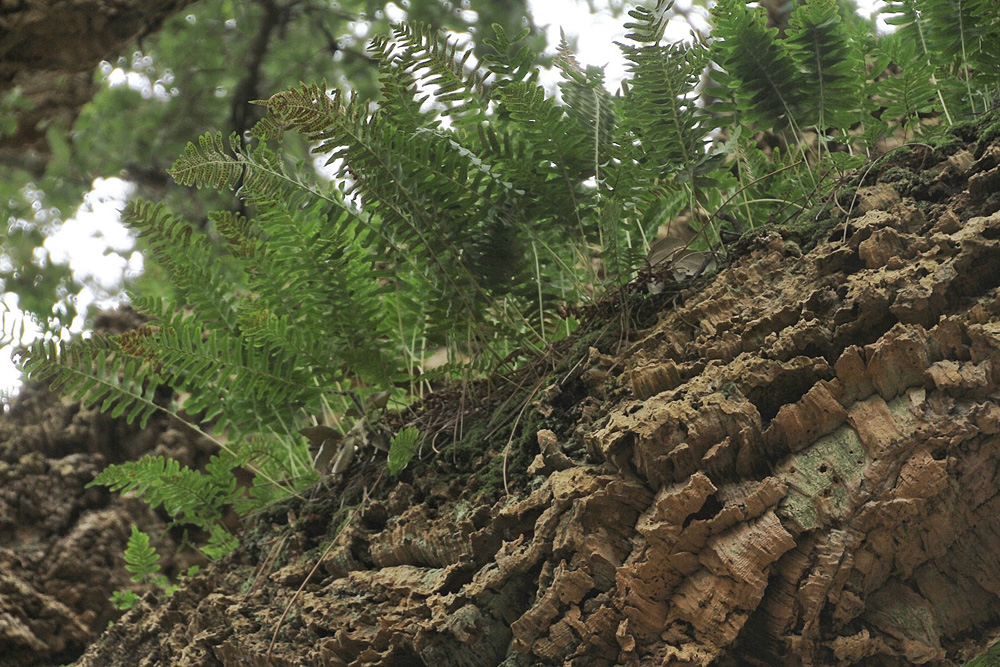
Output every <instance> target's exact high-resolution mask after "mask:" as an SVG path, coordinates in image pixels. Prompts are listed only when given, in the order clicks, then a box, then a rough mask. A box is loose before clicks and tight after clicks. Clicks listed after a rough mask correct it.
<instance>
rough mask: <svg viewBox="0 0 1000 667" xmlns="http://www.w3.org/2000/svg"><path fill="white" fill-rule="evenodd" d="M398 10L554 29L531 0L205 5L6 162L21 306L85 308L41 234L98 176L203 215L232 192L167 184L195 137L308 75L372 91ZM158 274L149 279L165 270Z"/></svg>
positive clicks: (478, 29)
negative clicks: (372, 41) (39, 151)
mask: <svg viewBox="0 0 1000 667" xmlns="http://www.w3.org/2000/svg"><path fill="white" fill-rule="evenodd" d="M400 20H417V21H422V22H426V23H429V24H432V25H435V26H440V27H443V28H446V29H449V30H452V31H454V32H455V33H458V34H468V35H469V37H470V38H471V39H473V40H475V39H476V38H477V37H478V35H479V34H484V33H485V34H486V35H489V34H491V31H490V28H489V26H490V25H492V24H493V23H499V24H501V25H503V26H505V27H506V28H507V29H509V30H510V31H512V32H516V31H517V30H519V29H520V28H521V27H522V26H529V27H531V28H532V33H533V35H534V36H533V38H532V39H533V40H534V46H535V47H540V46H541V45H542V39H543V38H542V36H541V35H540V34H538V33H537V31H535V30H534V27H533V26H531V21H530V17H529V14H528V11H527V6H526V0H442V1H435V2H412V3H411V2H408V1H405V0H404V1H403V2H397V3H392V2H385V1H384V0H341V1H339V2H332V1H329V0H253V1H236V0H204V1H203V2H199V3H197V4H195V5H193V6H191V7H189V8H188V9H187V10H185V11H183V12H182V13H181V14H178V15H176V16H174V17H173V18H172V19H170V20H169V21H168V22H167V23H166V24H165V25H164V27H163V28H162V30H160V31H159V32H157V33H156V34H154V35H149V36H147V37H145V38H144V39H141V40H139V41H138V43H136V44H134V51H133V52H132V53H130V54H125V55H123V56H122V57H120V58H118V59H117V60H113V61H112V62H105V63H101V64H100V65H99V64H98V63H94V66H95V75H94V76H95V82H96V84H97V86H98V87H99V90H98V92H97V94H96V95H95V96H94V98H93V100H92V101H91V102H90V103H89V104H87V105H86V106H85V107H84V109H83V110H82V112H81V114H80V116H79V117H78V118H77V120H76V122H75V123H74V124H73V126H72V127H64V126H60V125H59V124H58V123H53V124H52V126H50V127H48V128H46V130H45V133H46V138H47V142H48V146H49V150H50V154H49V155H46V156H37V155H24V156H17V157H16V158H15V159H8V160H5V161H4V162H2V163H0V221H2V222H6V223H7V229H6V234H5V235H4V238H3V246H2V252H0V283H2V284H0V293H2V292H16V293H17V294H18V295H19V297H20V306H21V307H22V308H23V309H25V310H27V311H30V312H33V313H35V314H36V315H37V317H38V318H39V320H40V323H41V324H43V325H45V323H46V321H47V320H48V319H49V318H50V317H51V316H52V314H53V305H54V304H56V303H57V302H58V301H60V300H63V304H62V306H61V310H60V314H59V316H58V317H57V318H56V319H55V320H53V321H52V322H51V323H50V326H52V327H58V326H59V325H60V324H62V325H65V324H68V323H69V321H70V320H71V319H72V318H73V317H74V313H73V312H72V310H73V309H72V306H71V304H70V303H67V301H65V299H66V298H67V297H70V301H72V299H71V296H72V294H74V293H76V292H78V291H79V290H80V285H79V284H77V283H76V282H75V281H74V280H73V279H72V277H71V275H70V272H69V270H68V268H67V267H65V266H58V265H53V264H52V262H51V261H50V259H49V257H48V252H47V251H46V249H45V248H44V247H42V244H43V242H44V240H45V238H46V237H47V236H49V235H50V234H52V233H53V232H54V231H56V230H57V229H58V227H59V225H60V224H61V223H62V221H63V220H65V219H68V218H69V217H70V216H71V215H73V213H74V211H75V210H76V208H77V207H79V206H80V204H81V202H82V199H83V195H84V194H85V193H86V192H88V191H89V190H90V189H91V184H92V183H93V181H94V179H95V178H98V177H102V178H107V177H112V176H114V177H122V178H125V179H127V180H129V181H131V182H133V183H134V184H135V185H136V186H137V188H136V194H137V195H140V196H143V197H145V198H148V199H154V200H164V199H165V200H167V201H168V202H169V203H170V205H171V207H172V208H173V209H174V210H175V211H178V212H182V213H184V214H185V215H186V216H188V218H189V219H192V220H194V221H199V222H200V223H201V224H202V225H204V224H205V221H206V220H207V215H206V212H207V211H208V210H210V209H212V208H216V207H218V206H232V205H233V203H234V200H233V199H232V198H231V197H228V196H221V195H218V194H216V193H210V192H207V191H206V192H203V193H197V194H196V193H192V192H191V191H182V190H179V189H177V188H170V187H168V184H169V179H168V177H167V175H166V170H167V168H168V167H169V166H170V163H171V162H172V161H173V158H174V157H175V156H176V155H177V154H178V153H180V152H181V150H183V148H184V145H185V144H186V143H187V142H188V141H189V140H190V138H191V137H192V136H195V135H197V134H199V133H201V132H203V131H206V130H217V131H221V132H223V133H224V134H226V135H228V134H229V133H230V132H236V133H237V134H241V135H242V134H243V133H245V132H246V131H248V130H249V129H250V127H251V126H252V125H253V124H254V123H255V122H256V121H257V120H259V118H260V109H259V107H255V106H253V105H251V104H250V102H251V101H252V100H255V99H261V98H264V99H266V98H267V97H270V96H271V95H272V94H273V93H275V92H277V91H279V90H283V89H286V88H288V87H290V86H293V85H295V84H297V83H299V82H300V81H313V80H321V79H325V80H327V81H331V82H334V83H336V85H338V86H339V87H343V88H347V89H351V90H354V91H356V92H357V93H358V94H359V95H360V96H361V97H362V98H371V97H373V96H374V95H375V94H376V92H377V89H378V82H377V80H376V75H377V74H376V68H375V67H373V66H372V63H371V60H370V58H369V56H368V55H367V54H366V53H365V44H366V42H367V40H368V39H369V38H370V36H371V35H374V34H378V33H383V32H385V31H386V30H388V26H389V23H390V22H391V21H400ZM476 48H477V49H479V48H480V47H478V46H477V47H476ZM23 104H24V102H23V100H21V99H20V97H19V95H18V93H17V91H14V92H13V93H11V94H8V95H6V96H5V97H4V99H3V100H0V134H2V133H4V132H5V131H6V132H8V133H9V132H10V131H11V129H12V128H9V127H7V125H5V124H4V123H5V121H4V119H5V118H7V119H9V117H10V114H11V112H13V111H15V110H16V109H17V108H18V107H19V105H20V106H23ZM8 124H9V123H8ZM287 147H288V148H289V149H290V153H288V154H287V155H288V156H289V158H290V159H292V160H296V159H298V160H307V159H308V152H307V148H306V146H305V145H304V144H303V143H302V142H299V144H298V145H295V144H289V145H287ZM151 273H152V277H147V278H146V279H145V282H147V283H149V282H151V281H152V280H155V279H156V278H155V276H157V275H159V274H158V273H157V271H156V270H155V269H153V271H152V272H151ZM147 292H148V290H147ZM67 305H70V307H69V308H67Z"/></svg>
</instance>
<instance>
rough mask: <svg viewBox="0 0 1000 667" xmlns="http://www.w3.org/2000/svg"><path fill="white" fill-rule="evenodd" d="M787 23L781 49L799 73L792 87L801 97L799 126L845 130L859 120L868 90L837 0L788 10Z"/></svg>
mask: <svg viewBox="0 0 1000 667" xmlns="http://www.w3.org/2000/svg"><path fill="white" fill-rule="evenodd" d="M788 23H789V28H788V32H787V37H786V39H785V45H786V46H787V47H788V49H789V50H790V52H791V55H792V58H793V59H794V60H795V62H796V64H797V65H798V68H799V76H798V77H797V81H796V83H797V84H800V85H801V86H802V88H803V90H804V92H805V95H804V99H803V101H802V108H801V111H800V112H799V122H800V124H801V125H802V126H803V127H806V126H815V127H816V128H818V129H819V131H820V132H821V133H825V132H826V130H827V128H829V127H830V126H834V127H839V128H843V129H844V130H845V131H846V129H847V128H849V127H850V126H851V124H852V123H853V122H854V121H855V120H856V119H857V118H858V113H859V111H860V109H861V106H862V104H863V102H862V101H863V100H864V99H865V98H866V97H867V91H866V89H865V68H864V63H863V62H862V60H861V54H860V52H859V51H858V50H857V48H855V46H854V43H853V40H852V39H851V35H850V34H849V32H848V30H847V28H846V26H845V25H844V22H843V21H842V20H841V16H840V12H839V10H838V8H837V3H836V1H835V0H809V1H808V2H806V3H804V4H801V5H799V6H797V7H796V8H795V9H794V10H793V11H792V15H791V16H790V17H789V20H788ZM845 134H846V132H845Z"/></svg>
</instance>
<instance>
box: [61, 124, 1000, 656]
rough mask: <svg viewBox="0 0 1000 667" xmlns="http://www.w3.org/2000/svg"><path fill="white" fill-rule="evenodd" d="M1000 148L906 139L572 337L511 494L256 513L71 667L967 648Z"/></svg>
mask: <svg viewBox="0 0 1000 667" xmlns="http://www.w3.org/2000/svg"><path fill="white" fill-rule="evenodd" d="M917 150H918V151H922V150H923V149H917ZM998 157H1000V144H997V143H993V144H990V143H988V141H986V140H982V139H981V140H980V145H978V146H970V147H969V148H968V150H964V149H963V150H956V149H955V148H952V149H950V150H945V151H941V152H938V153H932V152H930V151H926V152H924V153H923V154H919V153H917V152H913V153H910V154H909V157H905V158H904V159H903V160H902V161H897V162H896V163H895V165H894V171H893V172H892V173H893V174H895V176H896V180H893V181H891V182H887V183H881V184H879V185H876V186H872V187H869V188H867V189H864V188H863V189H861V190H859V191H858V193H857V197H856V202H857V206H856V208H855V213H854V215H853V216H852V218H851V219H850V220H841V221H840V222H839V224H837V225H835V226H833V227H832V228H830V230H829V232H828V236H827V238H826V240H824V241H823V242H821V243H819V244H818V245H817V246H816V247H815V248H814V249H812V250H811V251H810V252H808V253H806V254H804V255H803V254H802V253H801V251H800V250H799V248H798V246H796V245H795V244H794V243H793V242H791V241H790V240H789V239H788V238H787V237H786V236H783V235H782V233H780V232H779V231H771V232H768V233H765V234H763V235H762V236H760V237H759V240H758V242H757V244H756V246H755V247H754V248H753V249H752V250H751V251H750V252H749V253H748V254H746V255H745V256H744V257H743V258H741V259H740V260H738V261H736V262H735V263H734V264H733V265H732V266H731V267H730V268H728V269H726V270H725V271H723V272H722V273H721V274H720V275H718V276H717V278H716V279H715V280H714V281H713V282H712V283H711V284H710V285H708V286H707V287H706V288H704V289H702V290H700V291H691V292H690V293H688V294H685V295H684V298H683V305H681V306H679V307H677V308H675V309H672V310H664V311H663V312H661V313H660V314H659V321H658V323H657V324H655V325H654V326H652V327H650V328H649V329H647V330H645V331H643V332H641V333H640V334H639V335H638V336H636V337H633V342H632V343H631V347H630V348H629V349H628V350H626V351H625V353H624V354H622V355H621V356H617V357H616V356H608V355H606V354H602V353H600V352H598V351H597V350H591V353H590V355H589V356H588V357H587V358H586V359H584V360H583V361H581V363H580V364H579V366H578V371H577V372H576V374H575V375H574V376H573V378H572V379H570V380H569V381H568V382H564V381H560V380H559V378H556V379H555V380H554V381H553V383H552V385H551V386H549V387H548V388H547V389H545V390H543V391H542V392H540V393H539V396H540V398H539V399H538V400H537V401H535V408H536V409H537V411H538V413H539V414H541V415H544V416H546V417H549V418H547V419H541V418H540V420H539V421H537V422H534V423H536V424H539V425H540V426H539V427H538V428H537V429H536V430H537V433H536V434H534V438H533V439H534V440H536V441H537V444H538V449H537V450H536V451H535V452H525V453H526V454H528V456H527V457H523V456H522V457H520V458H518V457H516V456H513V455H511V456H510V458H509V460H510V461H511V462H512V463H511V465H514V462H520V463H517V465H520V466H521V470H520V471H519V472H522V471H527V472H526V474H525V473H523V472H522V477H521V479H522V480H523V483H522V484H521V485H520V486H519V487H517V488H512V489H511V495H510V496H504V495H503V494H502V493H501V494H496V495H495V496H490V495H489V494H481V495H479V496H478V497H473V496H472V491H473V490H474V489H475V488H477V487H476V486H475V485H474V484H473V482H471V481H468V480H462V479H458V478H453V479H452V480H450V481H449V480H447V479H440V478H436V477H433V476H430V475H428V476H425V477H422V478H418V479H411V481H410V483H400V484H398V485H397V486H396V487H395V489H394V490H393V491H392V493H391V494H389V495H388V497H386V498H385V499H383V500H379V501H373V502H370V503H367V504H365V505H364V506H363V508H362V509H360V510H359V511H358V512H357V513H356V514H355V515H354V517H353V519H352V520H351V521H350V522H348V524H347V526H346V527H345V528H344V529H343V530H341V531H340V532H339V534H338V535H337V537H336V539H335V541H334V544H333V545H331V547H330V548H329V549H328V550H326V551H324V552H323V555H322V556H321V555H320V550H319V549H314V550H313V551H310V552H309V555H308V556H304V555H303V554H304V552H305V551H306V550H307V549H309V548H310V547H315V546H316V545H317V544H321V543H322V542H321V540H318V539H316V536H317V534H322V533H323V532H324V530H325V526H326V524H325V523H324V521H325V520H328V517H327V518H326V519H324V516H325V515H322V514H321V516H315V515H314V516H312V517H310V516H308V515H309V513H310V511H311V510H310V508H308V507H306V508H301V509H299V510H298V511H300V512H303V513H305V514H304V515H303V516H302V517H299V518H298V520H296V521H285V522H282V521H278V520H277V519H275V518H273V517H272V521H275V524H276V525H275V527H274V533H275V536H274V537H273V538H272V539H271V541H270V542H269V543H265V542H261V541H260V540H259V539H258V538H253V539H251V540H250V544H248V546H247V547H246V548H244V549H243V550H242V551H241V552H240V553H239V554H237V555H236V556H235V557H234V558H233V559H232V560H231V561H229V562H226V563H224V564H221V565H220V566H219V567H218V568H217V569H215V570H214V571H211V572H209V573H208V574H206V575H205V576H204V577H201V578H199V579H197V580H196V581H195V582H194V584H193V585H192V586H190V587H188V588H186V589H184V590H182V591H181V592H180V593H178V594H177V595H175V596H174V597H173V598H170V599H169V600H166V601H163V602H162V603H161V604H160V605H159V606H155V605H152V604H151V605H149V606H144V607H142V608H140V609H137V610H135V611H133V612H131V614H130V615H129V616H127V617H126V619H125V622H123V623H120V624H118V625H116V626H115V628H113V629H112V631H111V632H110V634H109V635H107V636H106V637H105V639H104V640H103V642H102V644H101V645H99V646H96V647H94V648H93V649H92V650H91V651H90V652H89V653H88V654H87V656H86V657H85V659H84V661H83V662H82V663H80V664H82V665H125V664H129V665H133V664H136V662H135V660H136V657H137V656H140V657H139V660H140V662H139V664H147V665H153V664H199V665H200V664H223V665H265V664H273V665H410V664H429V665H435V666H441V667H443V666H446V665H449V666H450V665H455V666H459V665H461V666H466V665H483V666H485V665H498V664H503V665H507V666H510V667H513V666H515V665H581V666H589V665H709V664H720V665H727V664H729V665H736V664H739V665H852V664H878V665H912V664H928V665H951V664H959V663H961V662H962V661H963V660H965V659H968V658H970V657H973V656H974V655H976V654H977V653H978V652H980V651H981V650H982V649H983V648H985V646H986V645H987V643H988V638H989V637H990V635H991V634H995V633H996V632H997V630H998V629H1000V495H998V489H1000V291H998V286H1000V211H998V208H1000V206H998V202H997V195H996V192H997V191H998V188H997V184H998V183H1000V166H998V165H1000V159H998ZM949 170H950V171H949ZM900 174H904V175H906V178H905V179H904V178H900ZM563 380H566V378H563ZM566 415H572V418H571V419H567V418H566ZM560 416H562V417H563V418H562V419H560ZM532 428H534V427H532ZM536 453H537V456H536V458H535V460H534V461H533V462H531V464H530V466H529V465H526V464H524V465H522V464H523V463H524V461H530V460H531V456H534V455H535V454H536ZM503 456H504V452H502V451H499V450H498V451H494V452H493V453H492V454H491V456H490V457H486V458H484V460H483V461H482V466H483V468H484V469H485V468H487V467H488V466H489V465H490V461H491V457H492V459H499V458H500V457H503ZM480 472H482V471H480ZM480 472H477V474H476V475H473V478H476V477H482V475H481V474H480ZM483 474H485V473H483ZM484 498H487V499H489V498H495V499H496V500H495V502H492V504H491V503H489V502H484V501H483V499H484ZM281 523H285V524H287V525H284V526H281V525H277V524H281ZM317 525H319V526H320V527H319V528H317ZM265 534H267V533H265ZM310 535H311V536H312V537H310ZM279 536H280V537H279ZM258 537H259V534H258ZM265 544H267V545H268V546H266V547H265V546H264V545H265ZM317 561H319V567H318V568H317V570H316V572H315V573H313V574H312V575H311V576H310V572H311V571H312V570H313V568H314V566H315V565H316V563H317ZM300 586H301V587H302V592H301V593H299V594H296V590H297V589H298V588H299V587H300ZM286 610H287V612H288V613H287V614H285V615H284V616H283V614H284V613H285V612H286ZM272 638H273V642H274V643H273V646H271V642H272Z"/></svg>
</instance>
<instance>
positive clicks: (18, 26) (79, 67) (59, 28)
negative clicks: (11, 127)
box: [0, 0, 194, 153]
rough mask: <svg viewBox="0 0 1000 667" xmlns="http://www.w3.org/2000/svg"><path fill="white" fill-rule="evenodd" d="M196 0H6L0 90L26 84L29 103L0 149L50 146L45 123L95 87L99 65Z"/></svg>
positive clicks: (68, 113)
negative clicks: (45, 142)
mask: <svg viewBox="0 0 1000 667" xmlns="http://www.w3.org/2000/svg"><path fill="white" fill-rule="evenodd" d="M193 2H194V0H3V2H0V95H3V94H4V93H6V92H8V91H10V90H13V89H14V88H20V91H21V95H22V97H23V98H24V99H25V100H26V101H27V102H28V103H29V104H30V107H31V108H30V109H29V110H28V111H26V112H24V113H22V114H21V115H20V118H19V119H18V125H17V130H16V131H15V132H14V134H13V135H11V136H8V137H3V138H2V140H0V151H27V150H35V151H38V152H42V153H45V152H47V149H46V147H45V145H44V138H45V127H47V126H48V125H50V124H51V122H52V121H53V120H56V119H62V120H64V121H65V122H66V123H67V124H72V122H73V120H74V119H75V118H76V115H77V114H78V113H79V111H80V107H82V106H83V105H84V104H85V103H86V102H87V101H88V100H90V98H91V97H92V96H93V94H94V87H93V84H92V81H93V77H94V68H95V67H97V65H98V63H100V62H101V60H110V59H113V58H114V57H116V56H118V55H119V54H120V53H121V50H122V48H124V47H125V45H126V44H128V43H129V42H131V41H132V40H133V39H135V38H136V37H139V36H142V35H147V34H149V33H151V32H154V31H155V30H158V29H159V27H160V26H161V25H162V23H163V21H165V20H166V19H167V18H169V17H170V16H171V15H172V14H174V13H175V12H178V11H180V10H181V9H183V8H184V7H186V6H187V5H190V4H192V3H193Z"/></svg>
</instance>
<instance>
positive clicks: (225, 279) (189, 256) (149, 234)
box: [122, 200, 239, 330]
mask: <svg viewBox="0 0 1000 667" xmlns="http://www.w3.org/2000/svg"><path fill="white" fill-rule="evenodd" d="M122 220H123V221H124V222H125V223H126V224H127V225H129V226H130V227H132V228H133V229H135V230H136V231H137V232H138V234H139V238H140V239H143V240H144V241H145V242H146V244H147V245H146V247H147V248H148V251H149V254H150V256H151V257H152V258H153V259H154V260H155V261H156V262H157V263H158V264H159V265H160V266H162V267H163V268H164V269H165V270H166V272H167V275H168V276H169V278H170V282H171V284H172V285H173V286H174V288H175V290H176V292H177V298H178V299H179V300H180V301H182V302H184V303H186V304H188V305H190V306H192V307H194V308H195V309H197V310H198V312H199V314H200V315H201V317H202V318H203V322H204V323H205V324H206V325H209V326H215V327H222V328H225V329H228V330H234V329H235V327H236V326H237V322H236V310H235V303H234V301H235V292H236V291H237V289H238V287H239V286H238V284H237V285H234V284H233V281H234V280H238V279H239V276H238V274H235V273H234V271H233V270H232V269H231V268H230V267H226V266H224V265H223V262H222V260H221V258H220V257H219V255H218V254H217V253H216V252H215V251H214V249H213V248H212V247H211V245H210V244H207V243H205V242H204V240H203V239H201V238H199V237H198V236H196V234H195V231H194V229H193V228H192V227H191V225H189V224H188V223H187V222H185V221H183V220H179V219H177V218H175V217H173V216H172V215H170V214H169V213H168V212H167V209H166V207H165V206H164V205H163V204H152V203H150V202H146V201H141V200H132V201H130V202H129V203H128V204H126V206H125V211H124V212H123V213H122Z"/></svg>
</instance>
